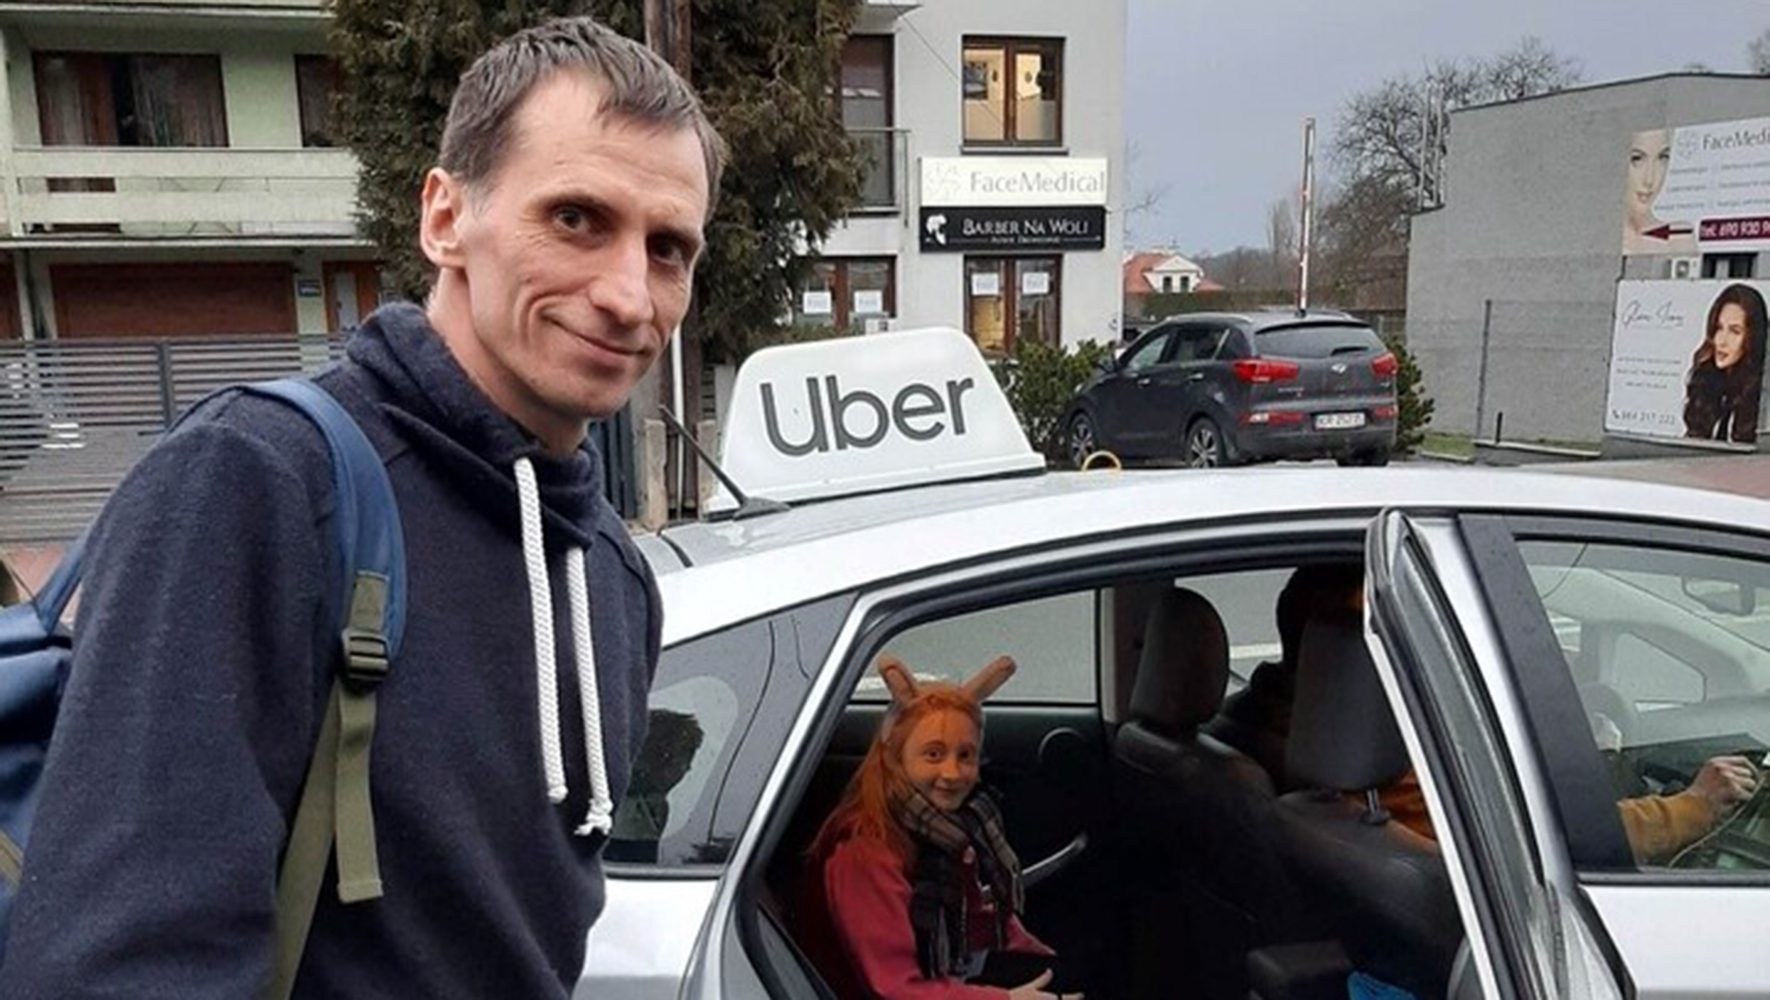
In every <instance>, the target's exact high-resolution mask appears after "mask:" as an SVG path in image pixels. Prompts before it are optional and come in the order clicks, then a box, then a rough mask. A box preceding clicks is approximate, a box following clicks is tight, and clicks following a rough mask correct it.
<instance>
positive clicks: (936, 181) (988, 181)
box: [922, 156, 1107, 208]
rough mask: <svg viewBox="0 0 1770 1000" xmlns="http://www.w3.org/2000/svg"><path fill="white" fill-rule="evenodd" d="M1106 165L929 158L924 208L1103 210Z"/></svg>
mask: <svg viewBox="0 0 1770 1000" xmlns="http://www.w3.org/2000/svg"><path fill="white" fill-rule="evenodd" d="M1106 195H1107V169H1106V160H1105V159H1103V158H1100V157H1087V156H1082V157H1069V156H925V157H923V158H922V206H923V207H924V208H929V207H933V208H1041V207H1051V206H1071V207H1079V206H1083V205H1098V206H1101V207H1105V205H1106Z"/></svg>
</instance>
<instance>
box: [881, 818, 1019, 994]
mask: <svg viewBox="0 0 1770 1000" xmlns="http://www.w3.org/2000/svg"><path fill="white" fill-rule="evenodd" d="M892 813H893V815H894V817H895V818H896V820H897V821H898V822H899V823H901V824H903V828H904V829H905V830H907V831H909V833H910V835H911V836H912V837H914V838H915V839H916V842H917V847H918V850H917V851H916V869H915V872H914V873H913V876H914V877H913V879H912V893H911V897H910V926H911V927H912V928H913V929H914V930H915V933H916V963H917V965H918V966H920V968H921V971H922V975H923V976H924V977H925V978H928V979H944V978H947V977H949V976H955V975H962V974H963V973H964V971H965V969H966V962H967V959H968V958H969V957H970V955H969V951H970V949H969V947H968V942H969V940H970V939H969V937H968V934H967V930H968V926H967V922H968V918H969V916H970V914H967V913H966V912H965V901H966V892H965V889H966V886H965V884H964V880H963V878H962V877H961V876H962V874H963V868H962V860H963V858H964V856H965V852H966V850H967V849H971V850H973V851H975V854H976V859H977V877H978V878H979V879H980V880H981V881H982V882H983V884H984V886H986V887H987V889H988V891H989V896H988V898H990V899H991V900H993V902H994V903H995V917H996V919H995V927H994V928H993V929H994V931H995V945H994V946H995V947H996V948H998V949H999V948H1003V947H1006V946H1007V943H1008V921H1009V919H1011V918H1012V917H1013V916H1014V915H1015V914H1016V913H1019V912H1021V910H1023V909H1024V908H1025V906H1026V888H1025V886H1024V885H1023V884H1022V883H1021V879H1020V858H1018V857H1017V856H1016V855H1015V854H1014V848H1012V847H1010V846H1008V838H1007V836H1006V835H1005V834H1004V832H1003V830H1002V814H1001V812H1000V811H999V810H997V808H996V804H995V802H994V800H992V799H991V798H990V797H989V794H988V793H987V792H985V791H983V790H982V789H979V790H978V791H977V792H975V793H974V794H972V796H971V797H970V798H969V799H966V800H965V804H964V805H962V806H960V807H959V808H958V810H957V811H955V812H950V813H949V812H945V811H943V810H941V808H940V807H939V806H936V805H935V804H934V803H932V802H930V801H928V799H927V797H926V796H924V795H923V794H922V793H921V792H919V791H917V790H915V789H913V788H912V789H911V790H910V792H909V794H908V795H907V796H905V797H903V798H902V799H900V800H898V801H896V802H894V803H892Z"/></svg>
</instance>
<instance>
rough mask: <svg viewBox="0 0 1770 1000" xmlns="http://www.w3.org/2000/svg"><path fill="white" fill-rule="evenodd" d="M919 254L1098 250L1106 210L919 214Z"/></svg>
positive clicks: (1103, 238)
mask: <svg viewBox="0 0 1770 1000" xmlns="http://www.w3.org/2000/svg"><path fill="white" fill-rule="evenodd" d="M921 230H922V250H923V252H925V253H940V252H942V251H959V250H1100V249H1102V248H1104V247H1105V246H1106V209H1104V208H1101V207H1098V206H1095V207H1091V208H1090V207H1081V208H1068V207H1059V208H928V207H924V208H923V209H922V221H921Z"/></svg>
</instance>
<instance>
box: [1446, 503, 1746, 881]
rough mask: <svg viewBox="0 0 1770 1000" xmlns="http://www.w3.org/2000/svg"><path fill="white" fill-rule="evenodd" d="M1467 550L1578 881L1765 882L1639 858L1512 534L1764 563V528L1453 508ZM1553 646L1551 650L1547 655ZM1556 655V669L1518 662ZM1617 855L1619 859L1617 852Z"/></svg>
mask: <svg viewBox="0 0 1770 1000" xmlns="http://www.w3.org/2000/svg"><path fill="white" fill-rule="evenodd" d="M1458 527H1459V530H1460V531H1461V532H1462V533H1463V537H1464V544H1465V547H1466V548H1467V549H1468V551H1469V552H1470V555H1471V558H1472V559H1474V560H1475V563H1476V567H1477V574H1476V575H1477V578H1478V580H1479V581H1480V583H1481V586H1482V590H1483V596H1484V598H1485V600H1486V602H1487V605H1488V613H1489V614H1490V615H1491V616H1492V619H1493V621H1494V622H1495V624H1496V631H1497V633H1498V635H1499V637H1500V641H1501V644H1502V646H1504V647H1505V648H1506V656H1505V668H1506V670H1507V672H1508V674H1509V676H1510V679H1511V682H1512V684H1513V685H1515V687H1516V689H1517V691H1518V692H1519V694H1520V701H1521V703H1522V705H1523V707H1524V714H1525V717H1526V726H1527V728H1528V729H1529V731H1530V742H1531V745H1532V750H1534V752H1535V754H1536V757H1537V762H1538V765H1539V767H1540V768H1541V772H1542V774H1543V775H1544V776H1545V778H1546V779H1547V781H1548V784H1549V791H1550V798H1551V800H1552V801H1553V802H1554V804H1555V806H1556V811H1557V813H1558V817H1557V818H1558V819H1559V822H1560V825H1561V829H1562V831H1563V832H1564V835H1565V838H1566V843H1567V849H1568V857H1569V861H1570V863H1571V865H1572V868H1573V874H1574V877H1575V879H1576V880H1577V881H1578V882H1579V883H1580V884H1581V885H1622V886H1659V887H1680V888H1682V887H1697V886H1729V887H1740V888H1764V887H1770V871H1756V872H1754V871H1737V870H1729V871H1716V870H1704V869H1678V870H1672V869H1666V868H1657V867H1656V868H1642V867H1641V866H1639V865H1637V864H1636V863H1635V860H1634V856H1633V854H1632V852H1631V851H1630V849H1629V846H1628V839H1627V837H1626V835H1625V834H1624V832H1623V826H1622V821H1621V819H1620V817H1619V816H1618V814H1617V811H1616V797H1615V794H1614V791H1613V788H1612V785H1611V782H1610V779H1609V778H1608V776H1607V775H1606V774H1605V773H1604V772H1603V768H1602V765H1601V762H1600V760H1599V757H1598V755H1597V754H1596V753H1594V752H1593V746H1592V740H1591V734H1590V727H1589V725H1588V723H1587V722H1586V715H1585V708H1584V705H1583V703H1582V702H1581V701H1580V698H1579V694H1578V691H1577V689H1576V685H1575V682H1574V680H1573V676H1572V673H1571V671H1570V670H1568V669H1564V668H1561V667H1560V664H1562V663H1564V662H1565V658H1564V657H1563V656H1562V652H1561V647H1560V642H1559V640H1558V639H1557V638H1556V636H1555V633H1554V629H1553V627H1552V626H1551V625H1550V624H1549V621H1548V616H1547V615H1546V614H1545V613H1544V612H1543V609H1542V608H1543V606H1542V603H1541V601H1540V599H1539V598H1538V597H1537V596H1536V588H1535V584H1534V583H1533V582H1532V580H1531V578H1530V574H1529V569H1528V567H1527V566H1526V564H1525V562H1524V559H1523V556H1522V554H1521V553H1520V552H1519V550H1518V543H1519V542H1520V541H1537V540H1541V541H1577V542H1590V543H1604V544H1610V545H1623V546H1636V547H1646V548H1662V549H1674V550H1683V551H1689V552H1697V553H1705V554H1711V555H1717V556H1726V557H1730V558H1748V559H1755V560H1759V561H1762V562H1765V563H1766V564H1770V537H1766V536H1765V535H1762V534H1758V533H1755V532H1751V531H1746V530H1723V529H1717V528H1714V527H1710V526H1701V525H1694V524H1688V523H1680V522H1675V521H1670V520H1668V521H1664V522H1653V521H1645V520H1631V519H1623V518H1613V517H1605V516H1602V515H1592V516H1583V517H1582V516H1577V515H1563V514H1556V515H1535V514H1516V513H1514V514H1468V515H1463V516H1461V517H1460V518H1458ZM1551 652H1552V653H1553V654H1554V656H1555V657H1556V658H1558V659H1555V660H1550V659H1548V656H1547V654H1548V653H1551ZM1534 662H1554V663H1556V664H1557V669H1554V670H1541V669H1537V670H1530V669H1523V668H1521V667H1520V666H1519V665H1518V664H1520V663H1534ZM1618 859H1620V861H1619V860H1618Z"/></svg>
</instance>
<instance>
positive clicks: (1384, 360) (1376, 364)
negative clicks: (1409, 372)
mask: <svg viewBox="0 0 1770 1000" xmlns="http://www.w3.org/2000/svg"><path fill="white" fill-rule="evenodd" d="M1400 370H1401V362H1399V361H1397V360H1395V355H1393V354H1383V355H1379V356H1378V357H1376V358H1374V359H1372V360H1371V371H1372V372H1374V373H1375V374H1376V376H1377V377H1378V378H1394V377H1395V373H1396V372H1398V371H1400Z"/></svg>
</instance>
